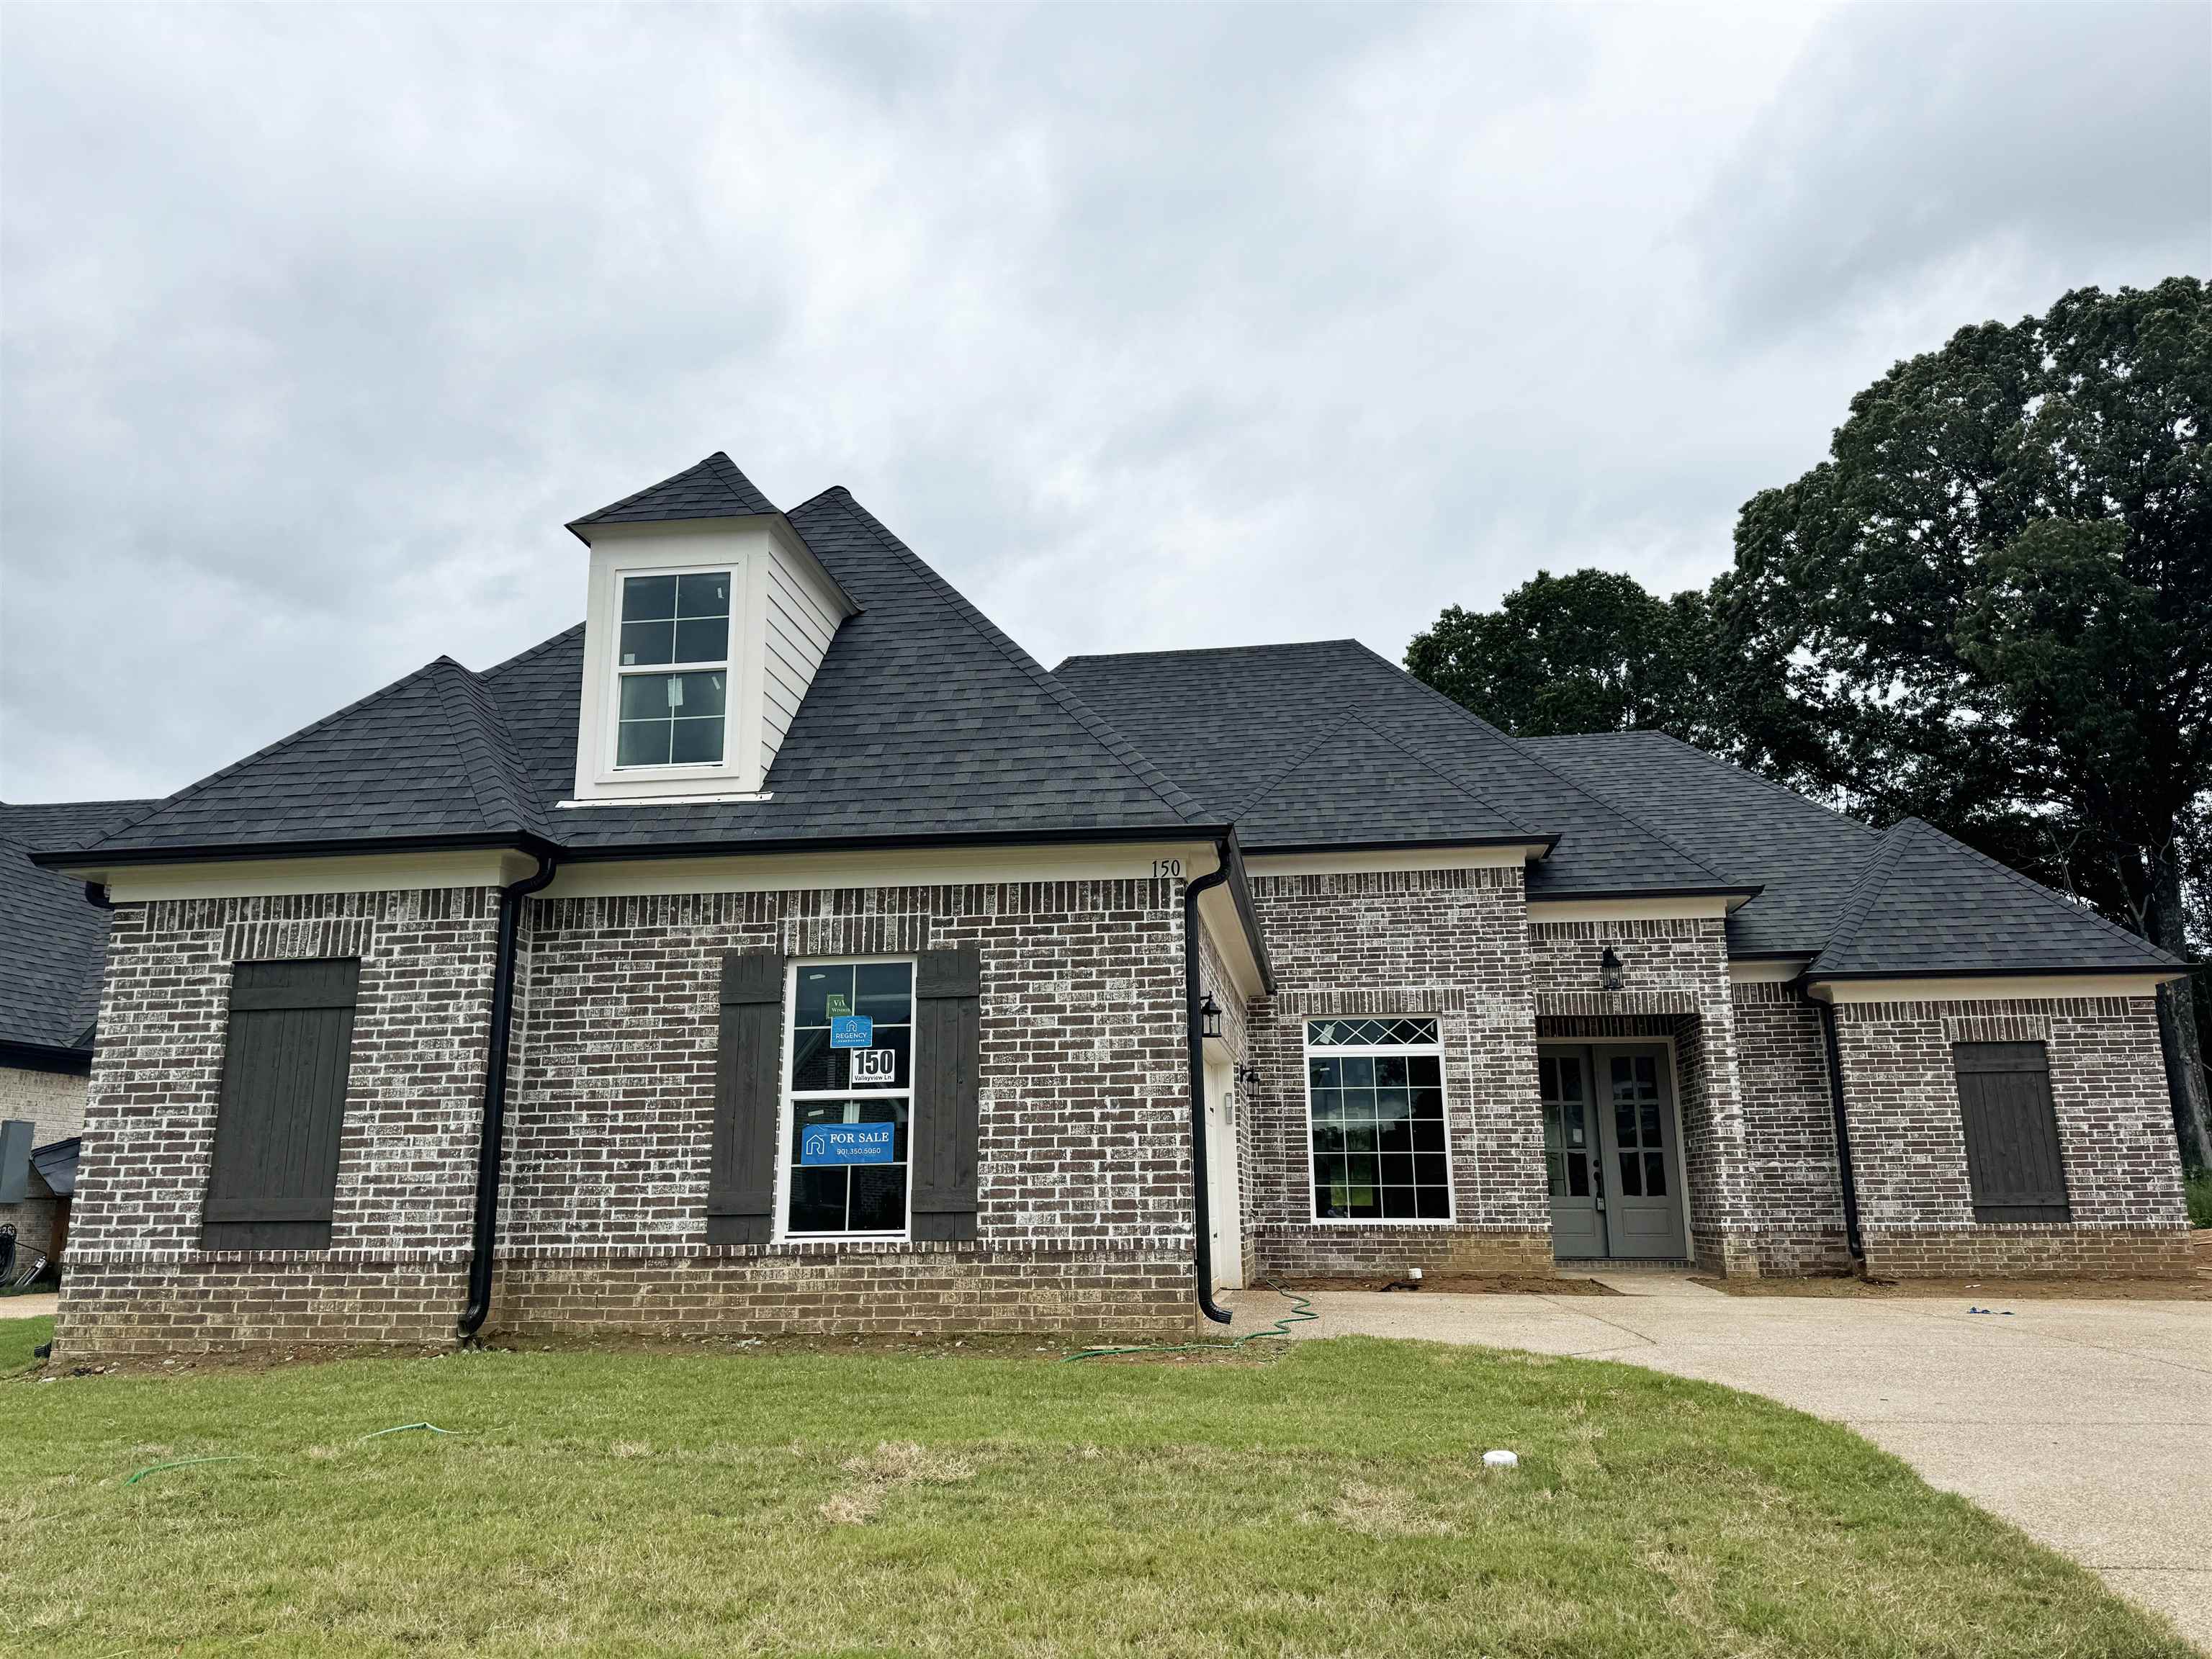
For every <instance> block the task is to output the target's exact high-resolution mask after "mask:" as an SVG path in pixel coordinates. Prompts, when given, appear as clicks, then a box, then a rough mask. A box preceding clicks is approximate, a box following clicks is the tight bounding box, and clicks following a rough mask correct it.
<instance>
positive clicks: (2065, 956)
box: [1808, 818, 2179, 980]
mask: <svg viewBox="0 0 2212 1659" xmlns="http://www.w3.org/2000/svg"><path fill="white" fill-rule="evenodd" d="M2177 966H2179V963H2176V962H2175V961H2174V959H2173V958H2172V957H2170V956H2168V955H2167V954H2166V952H2165V951H2161V950H2160V949H2159V948H2158V947H2157V946H2155V945H2153V944H2151V943H2150V941H2149V940H2148V939H2139V938H2137V937H2136V935H2135V934H2133V933H2128V932H2127V931H2125V930H2124V929H2123V928H2120V927H2114V926H2113V925H2112V923H2111V922H2109V921H2106V920H2105V919H2104V918H2103V917H2102V916H2100V915H2097V914H2096V913H2095V912H2094V911H2093V910H2091V909H2090V908H2088V907H2087V906H2086V905H2081V904H2076V903H2074V902H2072V901H2070V900H2068V899H2065V898H2062V897H2060V896H2059V895H2057V893H2054V892H2052V891H2051V890H2050V889H2049V888H2047V887H2043V886H2039V884H2036V883H2034V882H2033V881H2030V880H2029V879H2028V878H2027V877H2026V876H2023V875H2021V873H2020V872H2018V871H2016V870H2010V869H2008V868H2006V867H2005V866H2003V865H2002V864H1999V863H1998V862H1997V861H1996V860H1994V859H1991V858H1988V857H1985V856H1984V855H1983V854H1980V853H1977V852H1976V851H1974V849H1973V848H1971V847H1967V846H1964V845H1962V844H1961V843H1960V842H1955V841H1954V840H1952V839H1951V837H1950V836H1947V835H1945V834H1944V833H1943V832H1942V830H1940V829H1936V827H1935V826H1934V825H1932V824H1929V823H1923V822H1922V821H1921V820H1920V819H1918V818H1902V819H1900V820H1899V821H1898V822H1897V823H1893V824H1892V825H1891V826H1890V827H1889V829H1887V831H1885V832H1884V834H1883V836H1882V837H1881V846H1880V848H1878V849H1877V851H1876V853H1875V856H1874V857H1873V858H1872V859H1870V860H1868V862H1867V865H1866V867H1865V868H1864V869H1863V871H1862V872H1860V875H1859V878H1858V880H1857V882H1856V883H1855V884H1853V886H1852V889H1851V891H1850V895H1849V896H1848V897H1847V898H1846V900H1845V902H1844V906H1843V908H1842V910H1841V912H1840V914H1839V915H1838V917H1837V920H1836V923H1835V927H1834V929H1833V931H1832V934H1831V936H1830V938H1829V940H1828V944H1827V947H1826V949H1825V950H1823V951H1821V952H1820V956H1819V957H1817V958H1815V959H1814V963H1813V965H1812V967H1811V969H1809V970H1808V977H1810V978H1812V979H1814V980H1822V979H1854V978H1881V979H1887V978H1889V977H1891V976H1893V975H1905V974H1922V975H1927V974H1955V975H1983V974H2038V973H2043V974H2078V973H2110V972H2125V971H2129V970H2133V971H2135V972H2138V973H2142V972H2154V971H2156V970H2157V969H2161V968H2172V967H2177Z"/></svg>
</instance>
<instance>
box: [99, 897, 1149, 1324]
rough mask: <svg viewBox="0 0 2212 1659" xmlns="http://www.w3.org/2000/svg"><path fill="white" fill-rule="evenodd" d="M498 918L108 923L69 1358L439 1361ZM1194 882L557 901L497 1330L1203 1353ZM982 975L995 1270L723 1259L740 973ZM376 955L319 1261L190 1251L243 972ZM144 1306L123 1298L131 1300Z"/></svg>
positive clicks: (460, 909) (985, 1230)
mask: <svg viewBox="0 0 2212 1659" xmlns="http://www.w3.org/2000/svg"><path fill="white" fill-rule="evenodd" d="M496 906H497V896H496V894H495V893H494V892H492V891H490V890H480V889H472V890H457V891H454V892H451V893H399V894H368V895H349V896H334V897H331V898H323V899H316V898H301V899H289V900H283V901H276V900H226V901H207V902H192V903H163V904H155V905H149V906H143V907H125V908H122V909H119V910H118V916H117V925H116V929H115V934H114V943H113V945H112V967H111V973H110V977H109V982H108V991H107V1007H108V1010H109V1012H107V1013H106V1014H105V1015H104V1016H103V1019H102V1025H101V1032H102V1036H101V1046H100V1057H99V1059H98V1060H97V1062H96V1064H95V1068H94V1086H93V1091H92V1107H91V1116H90V1121H89V1123H88V1137H87V1157H86V1159H85V1164H84V1168H83V1174H82V1186H81V1188H80V1191H81V1194H82V1198H81V1203H80V1212H79V1213H80V1221H79V1229H80V1231H79V1232H78V1235H77V1237H76V1239H75V1240H73V1242H72V1247H71V1249H70V1275H69V1281H68V1287H67V1289H66V1291H65V1294H64V1306H63V1316H62V1322H61V1327H60V1337H61V1341H60V1346H59V1348H58V1352H63V1353H64V1354H65V1355H70V1354H83V1353H87V1352H100V1351H108V1350H127V1351H134V1352H135V1351H140V1350H142V1349H143V1348H145V1347H147V1346H149V1345H152V1346H160V1345H161V1344H162V1343H165V1342H166V1343H168V1344H170V1345H172V1346H222V1345H223V1344H225V1343H227V1342H264V1341H268V1342H274V1341H342V1342H351V1341H363V1340H400V1341H441V1340H451V1338H452V1334H453V1320H454V1317H455V1316H456V1314H457V1313H458V1311H459V1305H460V1302H461V1300H462V1282H463V1277H464V1274H465V1266H466V1261H467V1254H468V1237H469V1214H470V1210H471V1205H472V1201H473V1193H474V1170H475V1157H476V1135H477V1123H478V1121H479V1115H480V1111H481V1099H482V1089H483V1053H484V1046H485V1036H486V1032H487V1030H488V1018H489V988H490V977H491V969H492V963H493V955H492V951H493V929H494V927H495V915H496ZM1181 927H1182V915H1181V905H1180V888H1179V886H1178V884H1175V883H1172V882H1167V881H1154V880H1142V881H1138V880H1131V881H1088V882H1056V883H1014V884H978V885H961V886H940V887H915V888H883V889H868V890H852V891H812V892H790V893H742V894H711V895H685V896H659V897H645V898H618V899H616V898H610V899H565V900H553V901H540V902H535V903H533V904H532V906H531V907H530V908H529V910H528V911H527V912H526V918H525V924H524V927H523V934H522V950H521V951H520V957H519V963H520V965H519V969H518V974H517V981H516V1002H517V1014H516V1020H515V1025H514V1041H513V1049H512V1073H511V1082H510V1095H509V1104H508V1118H507V1122H508V1135H509V1139H508V1145H507V1165H506V1168H507V1179H506V1182H505V1184H504V1187H503V1191H502V1205H501V1246H502V1249H501V1257H502V1265H501V1269H500V1275H501V1285H502V1286H503V1289H502V1291H501V1295H500V1296H498V1297H495V1304H494V1313H493V1329H494V1330H495V1331H496V1330H500V1329H506V1328H513V1329H520V1328H537V1329H543V1328H561V1329H574V1328H581V1327H584V1326H586V1325H592V1324H599V1325H605V1326H607V1327H611V1328H633V1327H635V1326H637V1325H639V1324H640V1323H641V1322H643V1323H645V1324H647V1325H650V1326H651V1327H652V1328H659V1329H671V1330H673V1329H682V1330H686V1331H695V1332H700V1333H704V1332H708V1331H719V1332H729V1333H737V1332H753V1331H761V1332H784V1331H793V1330H818V1331H829V1330H835V1331H837V1332H840V1333H843V1332H854V1333H858V1332H860V1331H864V1330H872V1331H891V1330H908V1329H925V1330H927V1329H949V1328H976V1329H997V1328H1016V1327H1020V1328H1072V1329H1079V1330H1084V1331H1096V1332H1113V1333H1117V1334H1132V1335H1141V1334H1148V1333H1151V1334H1159V1333H1165V1332H1181V1331H1185V1330H1187V1329H1188V1324H1189V1318H1190V1312H1189V1300H1188V1279H1189V1269H1188V1260H1189V1250H1190V1205H1189V1199H1188V1181H1189V1169H1188V1147H1187V1143H1186V1140H1185V1136H1184V1130H1183V1125H1184V1122H1185V1111H1186V1108H1185V1100H1186V1098H1187V1097H1186V1095H1185V1086H1184V1074H1183V1036H1182V1032H1183V1024H1182V945H1181ZM969 944H972V945H975V946H976V947H977V948H978V950H979V951H980V953H981V962H982V969H983V987H982V1002H981V1110H980V1117H981V1146H980V1158H979V1162H978V1170H979V1192H978V1200H979V1213H978V1224H979V1233H980V1235H981V1237H980V1238H979V1240H978V1243H977V1244H976V1245H975V1246H972V1247H963V1248H961V1249H948V1248H947V1247H944V1246H903V1245H900V1246H884V1245H871V1246H868V1247H866V1248H860V1247H854V1246H850V1245H847V1246H838V1247H825V1246H822V1245H817V1244H805V1245H794V1246H778V1247H770V1248H766V1249H708V1247H707V1245H706V1243H705V1233H706V1226H705V1203H706V1183H707V1159H708V1149H709V1146H710V1138H711V1124H712V1110H713V1105H714V1053H715V1047H716V1042H717V1015H718V1002H717V987H718V985H719V975H720V958H721V953H722V952H723V951H727V950H732V949H745V948H755V949H758V948H769V949H775V950H778V951H782V952H784V953H786V954H787V955H791V956H794V957H843V956H870V955H890V954H908V953H912V952H915V951H921V950H936V949H945V948H950V947H952V946H957V945H969ZM356 953H357V954H359V955H360V956H361V957H362V986H361V1000H360V1006H359V1008H358V1011H357V1012H356V1025H355V1040H354V1050H353V1062H352V1069H351V1075H350V1079H349V1089H348V1095H347V1104H346V1119H345V1127H344V1130H343V1134H342V1137H341V1145H340V1158H339V1175H338V1192H337V1212H336V1218H335V1220H334V1225H333V1229H332V1249H331V1250H329V1251H327V1252H307V1251H292V1252H246V1253H240V1252H231V1253H223V1254H216V1253H210V1252H206V1251H203V1250H200V1249H198V1248H197V1237H198V1209H199V1206H200V1203H201V1201H202V1198H203V1196H204V1191H205V1187H206V1181H207V1174H208V1168H209V1159H210V1150H211V1146H212V1140H213V1133H214V1125H215V1115H216V1103H217V1093H218V1091H219V1088H220V1082H221V1071H222V1039H223V1030H224V1022H225V1012H226V1005H227V997H228V985H229V969H230V964H231V963H232V962H234V961H238V960H251V959H257V958H262V957H270V956H295V957H312V956H325V955H341V956H342V955H352V954H356ZM134 1287H135V1289H134Z"/></svg>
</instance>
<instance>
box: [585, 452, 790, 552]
mask: <svg viewBox="0 0 2212 1659" xmlns="http://www.w3.org/2000/svg"><path fill="white" fill-rule="evenodd" d="M771 513H775V506H774V504H773V503H772V502H770V501H769V498H768V497H767V496H765V495H762V494H761V493H760V491H759V490H757V489H754V488H753V481H752V480H751V479H750V478H748V477H745V475H744V473H742V472H740V471H738V466H737V463H736V462H735V461H732V459H730V458H729V457H728V456H727V455H725V454H724V453H722V452H721V451H720V450H719V449H718V450H716V451H715V452H714V453H713V454H711V455H709V456H708V457H707V459H705V460H703V461H702V462H700V463H699V464H698V465H696V466H687V467H685V468H684V471H681V472H678V473H677V474H676V475H675V476H674V477H667V478H663V479H662V480H661V481H660V482H659V483H656V484H647V486H646V487H645V488H644V489H641V490H639V491H638V492H637V493H636V494H635V495H625V496H623V498H622V499H621V500H620V501H614V502H611V503H610V504H609V505H607V506H605V507H601V508H600V509H599V511H598V512H596V513H586V514H584V516H583V517H582V518H580V519H571V520H569V521H568V528H569V530H570V531H571V532H574V533H575V534H577V535H578V537H579V538H582V528H583V526H586V525H589V524H667V523H671V522H673V521H675V520H679V519H731V518H765V517H767V516H769V514H771Z"/></svg>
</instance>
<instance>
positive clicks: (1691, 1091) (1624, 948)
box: [1528, 917, 1765, 1273]
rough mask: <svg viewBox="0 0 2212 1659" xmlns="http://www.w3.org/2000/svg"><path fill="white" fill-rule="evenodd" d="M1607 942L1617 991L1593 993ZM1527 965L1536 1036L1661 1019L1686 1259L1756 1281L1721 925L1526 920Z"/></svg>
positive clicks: (1747, 1152) (1753, 1216)
mask: <svg viewBox="0 0 2212 1659" xmlns="http://www.w3.org/2000/svg"><path fill="white" fill-rule="evenodd" d="M1608 946H1609V947H1611V949H1612V950H1613V951H1614V953H1615V954H1616V955H1617V956H1618V957H1619V958H1620V963H1621V988H1620V990H1618V991H1606V990H1603V989H1601V988H1600V984H1599V972H1600V963H1601V960H1602V958H1603V956H1604V953H1605V951H1606V950H1607V947H1608ZM1528 957H1529V970H1530V975H1531V978H1532V981H1533V982H1534V988H1535V1004H1536V1014H1537V1018H1538V1022H1539V1030H1540V1031H1541V1033H1542V1034H1543V1035H1545V1036H1557V1037H1563V1038H1564V1037H1573V1036H1583V1037H1590V1036H1601V1035H1606V1034H1607V1030H1606V1027H1605V1025H1604V1024H1593V1022H1607V1021H1620V1020H1649V1021H1654V1022H1657V1021H1663V1022H1665V1028H1664V1029H1665V1031H1666V1034H1667V1035H1668V1036H1672V1038H1673V1039H1674V1071H1675V1080H1676V1083H1677V1084H1678V1085H1679V1092H1680V1101H1679V1103H1678V1105H1679V1110H1680V1120H1681V1133H1682V1163H1683V1166H1684V1168H1685V1170H1686V1172H1687V1176H1688V1179H1687V1183H1686V1184H1687V1188H1688V1206H1689V1228H1690V1247H1691V1253H1692V1255H1693V1256H1694V1257H1695V1259H1696V1261H1697V1263H1698V1265H1699V1267H1703V1268H1705V1270H1706V1271H1708V1272H1711V1273H1758V1272H1759V1270H1760V1267H1761V1265H1762V1263H1761V1259H1760V1235H1761V1233H1762V1231H1763V1228H1764V1222H1765V1212H1763V1211H1762V1209H1761V1207H1760V1203H1759V1192H1758V1184H1757V1178H1756V1175H1755V1172H1754V1170H1753V1165H1752V1152H1751V1147H1750V1142H1749V1137H1748V1134H1747V1129H1746V1125H1745V1120H1744V1090H1743V1084H1742V1079H1741V1070H1740V1066H1739V1064H1738V1056H1737V1047H1736V1032H1735V1000H1734V998H1733V997H1732V996H1731V994H1730V990H1729V974H1728V941H1727V933H1726V924H1725V923H1723V921H1721V920H1720V919H1719V918H1717V917H1663V918H1659V917H1655V918H1647V919H1634V920H1626V919H1625V920H1620V921H1537V922H1533V923H1531V924H1530V926H1529V928H1528ZM1616 1034H1620V1035H1626V1033H1616Z"/></svg>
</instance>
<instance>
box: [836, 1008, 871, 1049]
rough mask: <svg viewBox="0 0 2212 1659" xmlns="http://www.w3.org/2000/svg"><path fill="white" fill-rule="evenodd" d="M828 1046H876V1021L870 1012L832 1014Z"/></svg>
mask: <svg viewBox="0 0 2212 1659" xmlns="http://www.w3.org/2000/svg"><path fill="white" fill-rule="evenodd" d="M829 1046H830V1047H831V1048H874V1047H875V1046H876V1022H875V1018H874V1016H872V1015H870V1014H832V1015H831V1016H830V1017H829Z"/></svg>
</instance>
